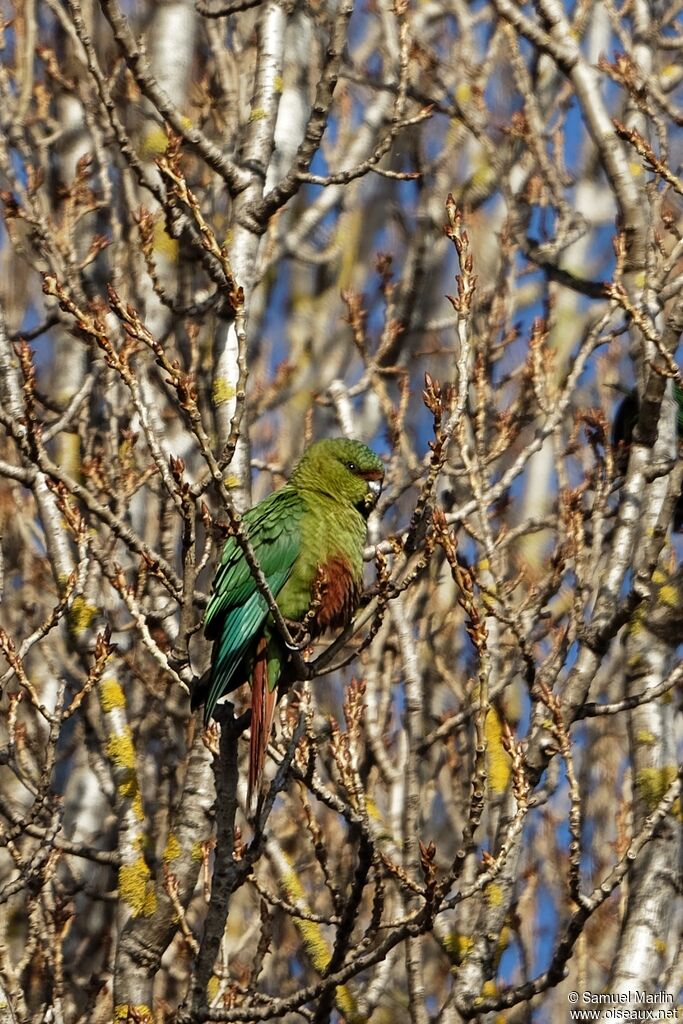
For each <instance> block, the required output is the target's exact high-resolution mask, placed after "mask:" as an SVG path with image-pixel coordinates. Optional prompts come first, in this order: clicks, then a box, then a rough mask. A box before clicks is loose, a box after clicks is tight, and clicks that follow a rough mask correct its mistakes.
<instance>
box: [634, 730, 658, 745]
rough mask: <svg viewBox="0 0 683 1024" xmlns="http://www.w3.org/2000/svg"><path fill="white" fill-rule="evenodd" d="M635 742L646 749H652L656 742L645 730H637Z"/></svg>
mask: <svg viewBox="0 0 683 1024" xmlns="http://www.w3.org/2000/svg"><path fill="white" fill-rule="evenodd" d="M636 740H637V742H638V743H641V744H643V746H646V747H652V746H654V745H655V743H656V742H657V738H656V737H655V736H654V735H653V734H652V733H651V732H649V731H648V730H647V729H639V730H638V732H637V733H636Z"/></svg>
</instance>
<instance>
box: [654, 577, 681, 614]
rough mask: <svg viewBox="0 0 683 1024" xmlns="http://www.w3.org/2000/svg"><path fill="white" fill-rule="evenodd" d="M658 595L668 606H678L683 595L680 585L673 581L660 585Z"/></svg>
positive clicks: (662, 602)
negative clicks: (679, 588) (677, 585)
mask: <svg viewBox="0 0 683 1024" xmlns="http://www.w3.org/2000/svg"><path fill="white" fill-rule="evenodd" d="M657 597H658V598H659V601H660V602H661V604H663V605H666V607H667V608H677V607H678V602H679V601H680V598H681V595H680V592H679V590H678V587H676V586H675V585H674V584H673V583H669V584H667V585H666V586H664V587H660V589H659V590H658V591H657Z"/></svg>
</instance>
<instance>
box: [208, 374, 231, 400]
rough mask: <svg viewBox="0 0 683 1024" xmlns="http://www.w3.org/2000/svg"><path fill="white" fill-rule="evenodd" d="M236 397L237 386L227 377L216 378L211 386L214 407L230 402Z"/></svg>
mask: <svg viewBox="0 0 683 1024" xmlns="http://www.w3.org/2000/svg"><path fill="white" fill-rule="evenodd" d="M234 397H235V385H234V384H231V383H230V381H229V380H226V379H225V377H216V379H215V380H214V382H213V384H212V386H211V400H212V401H213V404H214V406H219V405H223V404H224V403H225V402H230V401H231V400H232V399H233V398H234Z"/></svg>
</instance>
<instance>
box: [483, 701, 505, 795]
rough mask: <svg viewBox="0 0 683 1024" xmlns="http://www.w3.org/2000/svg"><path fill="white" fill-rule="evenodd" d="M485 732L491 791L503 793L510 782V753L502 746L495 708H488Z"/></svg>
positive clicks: (500, 728) (499, 724)
mask: <svg viewBox="0 0 683 1024" xmlns="http://www.w3.org/2000/svg"><path fill="white" fill-rule="evenodd" d="M484 731H485V733H486V743H487V746H486V760H487V762H488V765H487V768H488V776H489V784H490V786H491V792H492V793H494V794H497V795H500V794H501V793H504V792H505V790H506V789H507V787H508V784H509V782H510V772H511V767H510V765H511V762H510V755H509V754H508V753H507V751H506V750H504V748H503V742H502V736H503V729H502V725H501V721H500V716H499V714H498V712H497V711H496V709H495V708H490V709H489V713H488V714H487V716H486V723H485V725H484Z"/></svg>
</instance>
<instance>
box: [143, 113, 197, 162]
mask: <svg viewBox="0 0 683 1024" xmlns="http://www.w3.org/2000/svg"><path fill="white" fill-rule="evenodd" d="M180 123H181V124H182V126H183V128H184V129H185V130H186V131H187V130H189V129H190V128H191V127H192V121H191V120H190V118H189V117H183V118H181V121H180ZM167 149H168V136H167V134H166V131H165V129H164V128H163V127H162V126H161V125H160V124H154V125H152V126H151V127H150V128H149V129H148V130H147V132H146V133H145V137H144V139H143V142H142V154H143V156H145V157H147V158H151V157H155V156H161V154H162V153H165V152H166V150H167Z"/></svg>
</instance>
